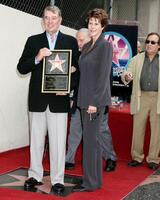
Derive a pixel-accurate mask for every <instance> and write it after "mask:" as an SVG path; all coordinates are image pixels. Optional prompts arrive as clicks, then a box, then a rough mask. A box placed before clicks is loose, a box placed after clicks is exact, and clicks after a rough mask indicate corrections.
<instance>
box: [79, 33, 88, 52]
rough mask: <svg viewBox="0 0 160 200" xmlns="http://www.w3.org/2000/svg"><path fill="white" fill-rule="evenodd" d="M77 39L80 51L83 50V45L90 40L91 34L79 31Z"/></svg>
mask: <svg viewBox="0 0 160 200" xmlns="http://www.w3.org/2000/svg"><path fill="white" fill-rule="evenodd" d="M76 39H77V43H78V47H79V50H80V51H81V50H82V47H83V45H84V44H85V43H87V42H89V40H90V38H89V36H87V34H86V33H83V32H78V33H77V34H76Z"/></svg>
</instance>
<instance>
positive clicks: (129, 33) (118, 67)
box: [104, 24, 138, 101]
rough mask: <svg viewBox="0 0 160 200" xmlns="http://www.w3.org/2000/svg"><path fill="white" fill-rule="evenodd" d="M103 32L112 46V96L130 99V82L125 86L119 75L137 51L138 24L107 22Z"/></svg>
mask: <svg viewBox="0 0 160 200" xmlns="http://www.w3.org/2000/svg"><path fill="white" fill-rule="evenodd" d="M104 34H105V39H106V40H107V41H109V42H110V43H111V44H112V46H113V60H112V96H119V98H121V100H122V101H130V94H131V89H132V84H129V85H128V86H125V85H124V84H123V82H122V81H121V77H120V76H121V74H122V72H123V71H124V70H125V69H127V67H128V64H129V61H130V59H131V58H132V57H133V56H134V55H136V53H137V34H138V26H133V25H132V26H131V25H111V24H109V25H108V27H107V29H106V30H105V32H104Z"/></svg>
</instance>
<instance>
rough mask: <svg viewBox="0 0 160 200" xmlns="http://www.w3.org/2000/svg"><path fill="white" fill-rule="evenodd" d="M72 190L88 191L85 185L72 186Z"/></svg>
mask: <svg viewBox="0 0 160 200" xmlns="http://www.w3.org/2000/svg"><path fill="white" fill-rule="evenodd" d="M73 192H89V190H87V189H86V188H85V187H83V186H82V185H75V186H74V187H73Z"/></svg>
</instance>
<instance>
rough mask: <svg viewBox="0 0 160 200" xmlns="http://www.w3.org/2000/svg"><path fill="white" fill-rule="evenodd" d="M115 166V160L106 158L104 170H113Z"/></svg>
mask: <svg viewBox="0 0 160 200" xmlns="http://www.w3.org/2000/svg"><path fill="white" fill-rule="evenodd" d="M115 168H116V161H115V160H111V159H108V160H107V161H106V167H105V171H106V172H111V171H114V170H115Z"/></svg>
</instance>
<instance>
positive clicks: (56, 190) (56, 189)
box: [52, 183, 65, 195]
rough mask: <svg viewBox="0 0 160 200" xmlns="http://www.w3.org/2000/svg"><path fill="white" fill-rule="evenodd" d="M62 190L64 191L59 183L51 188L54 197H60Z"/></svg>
mask: <svg viewBox="0 0 160 200" xmlns="http://www.w3.org/2000/svg"><path fill="white" fill-rule="evenodd" d="M64 189H65V187H64V185H63V184H61V183H56V184H54V185H53V186H52V190H53V192H54V194H55V195H62V194H63V192H64Z"/></svg>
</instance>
